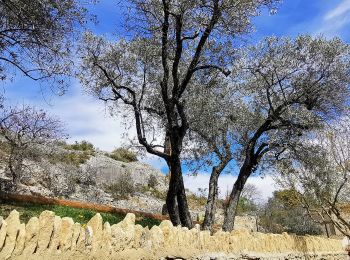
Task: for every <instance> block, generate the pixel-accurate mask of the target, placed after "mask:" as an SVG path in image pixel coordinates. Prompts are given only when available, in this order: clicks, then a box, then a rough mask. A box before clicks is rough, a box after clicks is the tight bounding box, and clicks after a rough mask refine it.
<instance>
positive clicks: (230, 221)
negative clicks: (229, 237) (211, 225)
mask: <svg viewBox="0 0 350 260" xmlns="http://www.w3.org/2000/svg"><path fill="white" fill-rule="evenodd" d="M252 169H253V168H252V166H251V165H250V164H248V163H244V164H243V166H242V167H241V169H240V172H239V175H238V178H237V180H236V182H235V184H234V185H233V188H232V191H231V194H230V198H229V201H228V205H227V208H226V212H225V219H224V224H223V225H222V229H223V231H229V232H230V231H232V230H233V227H234V221H235V217H236V214H237V205H238V202H239V198H240V196H241V193H242V190H243V188H244V185H245V183H246V181H247V179H248V178H249V176H250V174H251V173H252Z"/></svg>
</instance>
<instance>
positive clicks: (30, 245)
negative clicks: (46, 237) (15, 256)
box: [23, 217, 39, 255]
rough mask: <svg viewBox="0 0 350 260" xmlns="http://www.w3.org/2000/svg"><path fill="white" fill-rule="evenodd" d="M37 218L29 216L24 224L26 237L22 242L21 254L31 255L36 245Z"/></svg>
mask: <svg viewBox="0 0 350 260" xmlns="http://www.w3.org/2000/svg"><path fill="white" fill-rule="evenodd" d="M38 235H39V219H38V218H37V217H33V218H31V219H30V220H29V221H28V223H27V225H26V239H25V244H24V250H23V255H31V254H33V253H34V251H35V250H36V248H37V246H38Z"/></svg>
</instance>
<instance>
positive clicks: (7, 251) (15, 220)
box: [0, 210, 21, 259]
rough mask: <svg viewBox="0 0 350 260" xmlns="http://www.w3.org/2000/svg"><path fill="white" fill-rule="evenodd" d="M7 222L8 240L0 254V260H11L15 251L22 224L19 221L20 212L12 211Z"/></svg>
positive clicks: (6, 239)
mask: <svg viewBox="0 0 350 260" xmlns="http://www.w3.org/2000/svg"><path fill="white" fill-rule="evenodd" d="M5 221H6V223H7V229H6V238H5V244H4V246H3V248H2V250H1V252H0V259H8V258H10V257H11V254H12V252H13V250H14V249H15V245H16V239H17V234H18V230H19V226H20V224H21V223H20V221H19V213H18V211H16V210H13V211H11V213H10V215H9V216H8V217H7V218H6V220H5Z"/></svg>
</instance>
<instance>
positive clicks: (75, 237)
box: [71, 223, 81, 250]
mask: <svg viewBox="0 0 350 260" xmlns="http://www.w3.org/2000/svg"><path fill="white" fill-rule="evenodd" d="M80 230H81V226H80V224H79V223H74V225H73V236H72V247H71V250H75V249H76V247H77V244H78V239H79V236H80Z"/></svg>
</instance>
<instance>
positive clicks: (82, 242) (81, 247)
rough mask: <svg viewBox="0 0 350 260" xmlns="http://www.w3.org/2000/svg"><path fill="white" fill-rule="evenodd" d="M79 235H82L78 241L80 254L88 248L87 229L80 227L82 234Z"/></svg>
mask: <svg viewBox="0 0 350 260" xmlns="http://www.w3.org/2000/svg"><path fill="white" fill-rule="evenodd" d="M90 228H91V227H90ZM79 233H80V234H79V238H78V241H77V249H76V250H77V251H79V252H84V251H85V249H86V247H85V243H86V241H85V233H86V231H85V228H83V227H80V232H79Z"/></svg>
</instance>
